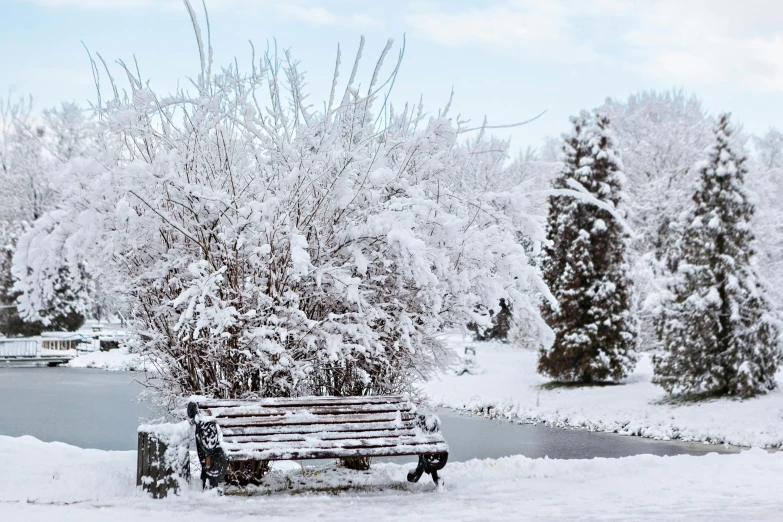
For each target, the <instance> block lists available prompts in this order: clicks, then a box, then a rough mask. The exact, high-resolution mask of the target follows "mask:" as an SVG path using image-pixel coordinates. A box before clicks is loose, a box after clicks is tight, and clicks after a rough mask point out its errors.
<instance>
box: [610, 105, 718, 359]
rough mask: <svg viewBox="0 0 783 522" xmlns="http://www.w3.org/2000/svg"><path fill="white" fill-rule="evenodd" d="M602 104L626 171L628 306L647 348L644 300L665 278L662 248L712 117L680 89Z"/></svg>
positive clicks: (672, 235) (671, 238) (650, 327)
mask: <svg viewBox="0 0 783 522" xmlns="http://www.w3.org/2000/svg"><path fill="white" fill-rule="evenodd" d="M601 110H602V111H603V112H604V113H605V114H606V115H607V116H608V117H609V119H610V120H611V122H612V129H613V130H614V132H615V135H616V137H617V150H618V151H619V152H620V155H621V157H622V159H623V172H624V173H625V175H626V183H625V191H626V193H627V201H626V209H627V214H628V221H629V223H630V225H631V228H632V229H633V231H634V236H633V238H632V239H631V241H630V243H629V248H628V258H629V262H630V264H631V272H630V273H631V278H632V279H633V281H634V292H633V295H632V308H631V309H632V313H633V315H634V317H636V318H638V319H639V335H640V343H641V346H643V347H645V348H652V347H654V346H655V345H657V343H658V340H657V336H656V333H655V326H654V321H653V317H652V314H651V313H650V310H649V309H648V307H647V306H646V302H647V299H648V297H649V296H651V295H655V294H657V293H658V292H659V291H660V288H661V286H662V285H663V284H664V281H665V279H666V278H667V277H668V270H667V268H666V262H665V258H666V253H667V252H668V251H669V250H670V249H671V248H672V245H673V244H674V243H675V242H676V240H677V232H676V230H672V229H671V226H670V224H671V221H672V219H676V217H677V216H679V215H680V214H681V213H682V212H683V211H684V210H685V208H686V207H687V205H688V202H689V201H690V197H691V187H692V186H693V184H694V182H695V180H696V173H695V172H694V170H693V165H694V164H695V163H696V162H697V161H698V160H699V159H700V157H701V154H702V153H703V151H704V149H706V148H707V147H708V146H709V144H710V140H711V139H712V128H713V126H714V124H713V119H712V118H711V117H710V116H708V115H707V113H706V111H705V110H704V108H703V107H702V104H701V101H700V100H699V99H698V98H696V97H695V96H692V95H691V96H689V95H686V94H685V93H684V92H683V91H681V90H679V91H663V92H657V91H643V92H640V93H637V94H634V95H632V96H630V97H629V98H628V99H627V100H624V101H618V100H613V99H609V100H607V101H606V103H605V104H604V105H603V106H602V108H601Z"/></svg>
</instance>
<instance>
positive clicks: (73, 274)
mask: <svg viewBox="0 0 783 522" xmlns="http://www.w3.org/2000/svg"><path fill="white" fill-rule="evenodd" d="M90 129H91V123H90V122H89V121H88V119H87V118H86V117H85V115H84V113H83V111H81V110H80V109H79V108H78V107H77V106H75V105H73V104H63V105H62V107H60V108H56V109H51V110H47V111H44V115H43V118H42V119H40V120H38V121H36V119H35V118H34V117H33V116H32V102H18V103H12V102H10V101H7V102H6V103H2V102H0V165H1V166H2V168H1V169H0V239H2V247H3V260H2V262H0V281H1V283H0V306H2V312H0V331H2V332H3V333H5V334H6V335H31V334H37V333H40V331H42V330H43V329H51V330H62V329H66V330H73V329H76V328H78V327H79V326H81V325H82V324H83V322H84V317H85V315H86V313H87V312H88V311H89V303H90V294H89V287H90V285H91V282H90V278H89V275H88V273H87V271H86V265H85V264H84V263H83V262H80V263H79V264H78V265H70V264H69V263H68V262H67V260H64V259H62V258H60V257H58V256H56V255H54V254H56V252H54V251H48V252H47V253H46V254H47V255H46V256H45V257H36V256H34V255H33V256H30V252H27V251H23V252H21V253H20V252H19V248H20V245H18V244H17V243H18V241H19V240H20V238H21V237H22V236H23V234H24V232H25V231H26V230H27V229H28V228H29V226H30V224H31V223H32V222H33V221H35V220H36V219H38V218H41V217H43V216H45V215H46V212H47V211H49V210H51V209H53V208H54V207H55V206H56V203H57V200H58V198H59V197H60V196H59V194H60V192H62V191H63V190H64V191H68V190H71V189H70V187H69V183H70V181H71V180H69V179H68V178H67V176H66V177H62V176H60V173H59V170H60V169H61V168H62V167H63V165H64V164H65V162H67V161H68V160H69V159H72V158H76V157H79V156H83V155H86V154H89V153H91V152H92V150H93V149H94V147H95V143H94V141H95V140H94V136H93V135H92V133H91V132H90ZM22 248H26V247H24V246H22ZM17 254H19V256H20V257H22V258H24V259H25V260H29V262H30V263H37V264H39V265H41V266H43V265H45V266H46V268H45V269H43V270H40V271H39V274H40V277H39V279H38V283H39V284H38V285H37V287H35V288H33V287H27V286H24V285H21V286H20V285H19V284H18V283H19V281H18V279H19V276H18V275H17V274H14V273H12V258H13V257H14V256H16V255H17ZM25 262H26V261H25ZM18 270H19V271H20V273H24V274H26V273H27V270H28V267H27V266H26V265H25V266H21V264H20V266H19V268H18ZM30 292H44V294H42V295H40V296H38V297H36V298H35V299H34V300H35V301H37V302H38V303H39V304H40V306H39V307H35V308H30V307H29V306H27V305H28V304H29V303H30V302H31V300H30V296H29V295H28V294H29V293H30Z"/></svg>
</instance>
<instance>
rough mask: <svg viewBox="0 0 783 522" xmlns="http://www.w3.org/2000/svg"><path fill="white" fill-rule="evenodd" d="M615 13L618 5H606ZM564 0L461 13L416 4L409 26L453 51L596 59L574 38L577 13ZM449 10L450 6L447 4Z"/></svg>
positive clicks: (612, 1)
mask: <svg viewBox="0 0 783 522" xmlns="http://www.w3.org/2000/svg"><path fill="white" fill-rule="evenodd" d="M602 3H604V4H608V5H610V6H611V8H612V9H616V8H617V3H618V0H602ZM566 4H567V3H566V2H563V1H559V0H506V1H501V2H494V3H492V4H490V5H486V4H484V5H482V6H481V7H474V8H470V9H466V10H462V11H455V10H452V9H449V8H448V7H445V6H444V4H436V3H431V2H426V3H416V4H413V8H412V10H411V12H410V13H409V14H408V16H406V21H407V22H408V24H409V25H411V26H412V27H413V29H414V31H416V32H417V33H418V34H420V35H421V36H424V37H427V38H429V39H432V40H434V41H436V42H438V43H441V44H443V45H449V46H471V47H477V46H480V47H485V48H491V49H495V50H498V51H502V52H510V53H513V54H522V55H525V56H528V57H538V58H549V59H554V60H557V61H559V62H579V61H585V60H595V59H597V58H599V56H598V54H597V53H595V51H594V50H593V49H592V47H591V46H590V45H587V44H585V42H577V41H575V40H574V38H573V37H572V32H573V31H572V12H571V11H569V9H567V7H568V5H566ZM446 5H448V4H446Z"/></svg>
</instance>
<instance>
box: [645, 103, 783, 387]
mask: <svg viewBox="0 0 783 522" xmlns="http://www.w3.org/2000/svg"><path fill="white" fill-rule="evenodd" d="M731 134H732V129H731V127H730V125H729V116H728V115H722V116H721V117H720V120H719V122H718V124H717V126H716V128H715V142H714V145H713V146H712V147H711V148H710V149H708V152H707V160H706V161H705V162H703V163H701V164H699V165H698V166H697V169H698V172H699V181H698V182H697V186H696V192H695V194H694V195H693V202H692V204H691V208H690V209H689V210H688V211H687V212H686V213H685V214H684V215H683V217H682V221H681V223H680V226H681V228H682V236H681V238H680V240H679V244H678V245H677V248H676V250H675V252H673V254H672V256H671V260H670V264H671V268H672V270H673V272H674V273H675V275H674V277H673V280H672V281H671V283H670V285H669V291H670V292H669V294H668V295H667V296H666V299H665V300H664V301H663V302H662V305H661V307H660V315H659V319H658V329H659V333H660V335H661V338H662V341H663V344H664V349H665V353H664V355H663V356H659V357H656V358H655V361H654V363H655V377H654V379H653V380H654V382H656V383H658V384H660V385H661V386H662V387H663V388H664V389H665V390H666V391H668V392H670V393H707V394H722V395H735V396H740V397H749V396H752V395H755V394H758V393H764V392H766V391H768V390H771V389H773V388H775V371H776V370H777V365H778V359H779V352H778V336H779V329H780V327H779V326H778V324H779V323H778V322H777V321H776V320H775V318H774V316H773V314H772V312H771V310H772V309H773V308H772V306H771V304H770V302H769V301H768V299H767V297H766V295H765V291H764V288H763V286H762V284H761V282H760V280H759V278H758V276H757V273H756V268H755V264H754V259H753V256H754V251H753V247H752V243H753V241H754V236H753V232H752V230H751V227H750V225H749V222H750V219H751V216H752V215H753V211H754V208H753V205H752V203H750V201H749V200H748V196H747V194H746V191H745V187H744V181H745V176H746V174H747V169H746V167H745V156H744V155H743V154H742V153H741V152H740V151H738V150H736V147H734V146H733V144H732V142H731Z"/></svg>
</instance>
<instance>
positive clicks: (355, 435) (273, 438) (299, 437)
mask: <svg viewBox="0 0 783 522" xmlns="http://www.w3.org/2000/svg"><path fill="white" fill-rule="evenodd" d="M416 434H417V432H416V430H414V429H405V430H370V431H337V432H321V433H315V434H307V433H283V434H278V435H226V434H225V433H224V434H223V440H224V441H225V442H228V443H242V442H295V441H299V442H306V441H309V440H313V439H320V440H349V439H384V438H386V439H390V438H394V437H413V436H415V435H416Z"/></svg>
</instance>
